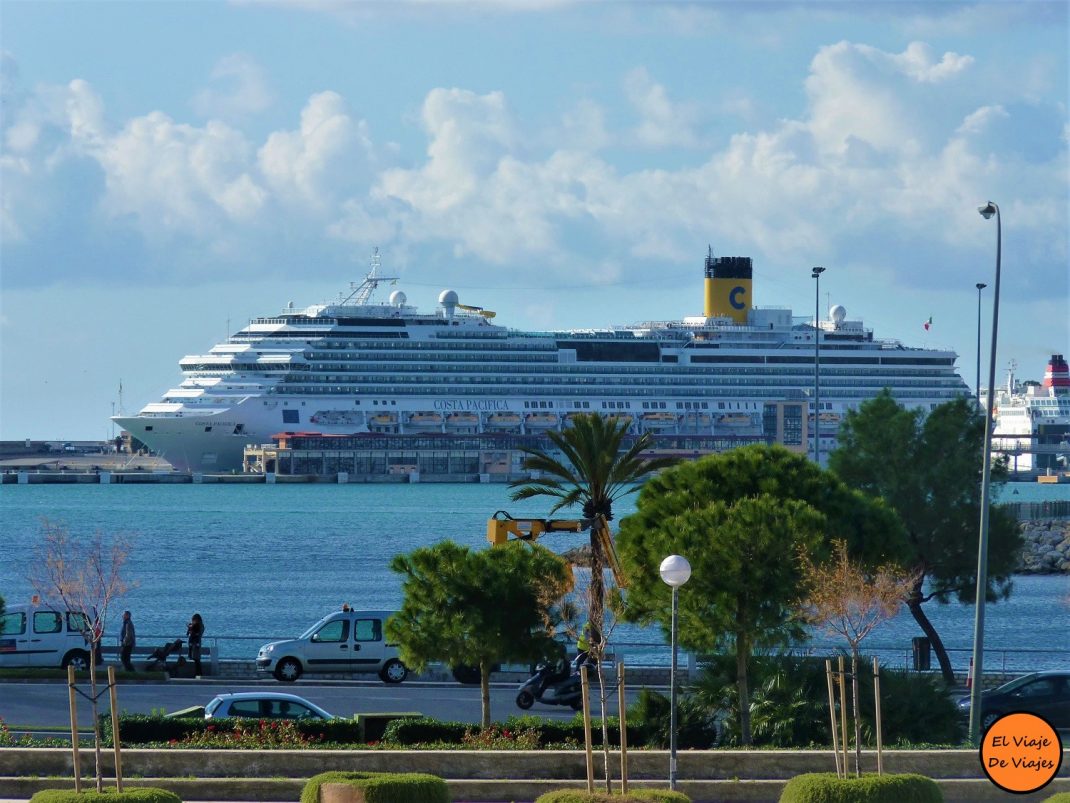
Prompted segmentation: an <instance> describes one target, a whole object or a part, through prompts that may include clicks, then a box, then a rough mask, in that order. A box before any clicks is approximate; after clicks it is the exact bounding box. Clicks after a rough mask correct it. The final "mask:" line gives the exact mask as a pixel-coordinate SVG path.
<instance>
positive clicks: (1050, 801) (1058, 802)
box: [1044, 792, 1070, 803]
mask: <svg viewBox="0 0 1070 803" xmlns="http://www.w3.org/2000/svg"><path fill="white" fill-rule="evenodd" d="M1044 803H1070V792H1058V793H1056V794H1054V795H1052V796H1051V797H1049V798H1045V800H1044Z"/></svg>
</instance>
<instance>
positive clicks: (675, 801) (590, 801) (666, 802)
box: [535, 789, 691, 803]
mask: <svg viewBox="0 0 1070 803" xmlns="http://www.w3.org/2000/svg"><path fill="white" fill-rule="evenodd" d="M631 801H634V802H635V803H640V801H654V803H691V798H689V797H688V796H687V795H685V794H684V793H683V792H670V791H669V790H668V789H636V790H633V791H631V792H629V793H628V794H627V795H607V794H605V793H604V792H595V793H593V794H592V793H591V792H587V791H583V790H579V789H558V790H556V791H553V792H547V793H546V794H544V795H541V796H539V798H537V799H536V801H535V803H631Z"/></svg>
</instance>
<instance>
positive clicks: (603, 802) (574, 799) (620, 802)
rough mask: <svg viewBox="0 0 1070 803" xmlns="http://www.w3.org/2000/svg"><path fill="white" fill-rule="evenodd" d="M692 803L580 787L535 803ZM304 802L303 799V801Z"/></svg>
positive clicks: (673, 796)
mask: <svg viewBox="0 0 1070 803" xmlns="http://www.w3.org/2000/svg"><path fill="white" fill-rule="evenodd" d="M630 801H635V803H640V801H653V803H691V798H689V797H688V796H687V795H685V794H684V793H683V792H670V791H669V790H668V789H636V790H634V791H632V792H629V793H628V794H627V795H607V794H605V793H604V792H594V793H591V792H585V791H581V790H578V789H558V790H555V791H553V792H547V793H546V794H544V795H540V796H539V797H538V798H537V799H536V800H535V803H630ZM302 803H303V801H302Z"/></svg>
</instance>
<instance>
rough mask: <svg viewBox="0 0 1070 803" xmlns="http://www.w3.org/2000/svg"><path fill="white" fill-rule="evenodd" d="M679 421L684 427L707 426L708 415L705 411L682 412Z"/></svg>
mask: <svg viewBox="0 0 1070 803" xmlns="http://www.w3.org/2000/svg"><path fill="white" fill-rule="evenodd" d="M681 423H683V425H684V426H685V427H708V426H709V425H710V416H709V415H708V414H707V413H684V417H683V419H682V421H681Z"/></svg>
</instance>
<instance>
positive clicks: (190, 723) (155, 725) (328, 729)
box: [101, 714, 364, 745]
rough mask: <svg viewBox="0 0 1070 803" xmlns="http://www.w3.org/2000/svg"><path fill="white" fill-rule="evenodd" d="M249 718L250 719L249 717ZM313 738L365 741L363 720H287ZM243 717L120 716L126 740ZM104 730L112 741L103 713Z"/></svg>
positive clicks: (178, 733)
mask: <svg viewBox="0 0 1070 803" xmlns="http://www.w3.org/2000/svg"><path fill="white" fill-rule="evenodd" d="M245 721H246V722H248V720H245ZM285 721H286V722H288V723H290V724H292V725H293V727H294V728H296V729H297V731H298V733H300V734H301V735H303V736H306V737H308V738H309V739H312V740H315V741H319V742H330V743H332V744H357V743H359V742H363V741H364V732H363V728H362V723H361V722H360V721H359V720H357V719H331V720H326V721H324V720H309V719H293V720H285ZM241 722H242V720H239V719H192V718H186V717H165V716H160V715H159V714H123V715H122V716H120V717H119V735H120V736H121V737H122V741H123V744H127V745H129V744H145V743H147V742H170V741H182V740H184V739H186V738H187V737H189V736H190V735H197V734H201V733H204V732H205V731H207V730H208V729H209V728H212V729H215V730H229V729H232V728H234V727H235V726H236V725H238V724H239V723H241ZM101 734H102V736H103V737H104V738H105V739H106V740H107V742H108V743H109V744H111V743H112V729H111V717H101Z"/></svg>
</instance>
